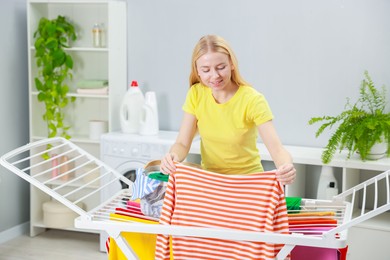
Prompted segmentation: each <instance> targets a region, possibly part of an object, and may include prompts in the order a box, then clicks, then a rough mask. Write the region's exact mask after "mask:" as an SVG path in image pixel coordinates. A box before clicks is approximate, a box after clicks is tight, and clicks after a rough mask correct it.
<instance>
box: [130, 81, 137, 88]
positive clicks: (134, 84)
mask: <svg viewBox="0 0 390 260" xmlns="http://www.w3.org/2000/svg"><path fill="white" fill-rule="evenodd" d="M130 86H132V87H138V82H137V81H136V80H133V81H132V82H131V85H130Z"/></svg>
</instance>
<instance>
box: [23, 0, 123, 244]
mask: <svg viewBox="0 0 390 260" xmlns="http://www.w3.org/2000/svg"><path fill="white" fill-rule="evenodd" d="M58 15H62V16H65V17H67V18H68V19H69V20H70V21H71V22H72V23H73V24H74V26H75V30H76V33H77V37H78V39H77V40H76V41H75V42H72V43H71V45H70V48H68V53H69V54H70V55H71V56H72V58H73V60H74V69H73V79H72V81H71V82H69V87H70V93H69V96H74V97H76V101H75V102H74V103H71V104H69V105H68V106H67V107H66V110H65V113H66V116H67V118H66V120H65V122H66V123H67V124H68V125H70V126H71V129H70V130H69V134H70V135H71V136H72V139H71V140H72V141H73V142H74V143H76V144H77V145H79V146H80V147H82V148H83V149H85V150H86V151H88V152H89V153H91V154H92V155H94V156H96V157H99V155H100V147H99V140H91V139H89V121H92V120H101V121H106V122H107V130H108V131H115V130H119V128H120V122H119V106H120V103H121V100H122V97H123V95H124V94H125V92H126V89H127V88H126V86H127V40H126V39H127V26H126V25H127V18H126V17H127V7H126V1H119V0H118V1H115V0H95V1H94V0H84V1H83V0H80V1H78V0H29V1H27V31H28V32H27V33H28V39H27V41H28V63H29V64H28V65H29V66H28V71H29V103H30V106H29V111H30V114H29V119H30V124H29V127H30V140H31V141H35V140H39V139H42V138H46V137H47V128H46V125H45V122H44V121H43V119H42V115H43V112H44V104H43V103H40V102H38V99H37V95H38V92H37V90H36V87H35V83H34V78H35V77H36V76H37V75H38V72H37V71H38V70H37V66H36V60H35V57H34V56H35V49H34V32H35V31H36V29H37V26H38V23H39V20H40V19H41V17H46V18H48V19H54V18H56V17H57V16H58ZM96 23H98V24H101V25H103V42H104V45H103V47H94V45H93V35H92V28H93V26H94V24H96ZM84 80H93V81H95V80H107V81H108V88H109V91H108V94H103V95H101V94H78V93H77V83H78V82H80V81H84ZM30 198H31V236H35V235H37V234H39V233H41V232H43V231H44V230H45V226H44V225H43V222H42V218H43V211H42V204H43V203H44V202H45V201H48V200H50V198H49V197H48V196H47V195H46V194H44V193H42V192H40V191H39V190H38V189H36V188H35V187H31V197H30ZM99 199H100V198H98V196H97V197H96V200H97V201H99ZM86 207H87V210H88V205H86Z"/></svg>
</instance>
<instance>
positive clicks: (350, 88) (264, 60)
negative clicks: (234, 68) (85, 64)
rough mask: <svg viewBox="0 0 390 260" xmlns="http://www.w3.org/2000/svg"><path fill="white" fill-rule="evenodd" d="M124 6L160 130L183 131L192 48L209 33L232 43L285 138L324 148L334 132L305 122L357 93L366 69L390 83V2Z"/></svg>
mask: <svg viewBox="0 0 390 260" xmlns="http://www.w3.org/2000/svg"><path fill="white" fill-rule="evenodd" d="M128 10H129V18H128V19H129V21H128V24H129V38H128V39H129V72H128V78H129V80H132V79H137V80H139V81H140V83H141V86H143V87H144V91H146V90H154V91H156V92H157V97H158V102H159V109H160V111H159V117H160V128H161V129H163V130H178V129H179V125H180V122H181V117H182V111H181V106H182V104H183V102H184V98H185V95H186V92H187V89H188V75H189V69H190V60H191V54H192V49H193V46H194V45H195V43H196V42H197V41H198V39H199V38H200V37H201V36H203V35H205V34H219V35H221V36H223V37H224V38H225V39H227V40H228V41H229V42H230V44H231V46H232V47H233V49H234V50H235V52H236V56H237V57H238V60H239V64H240V71H241V73H242V75H243V76H244V78H246V80H247V81H249V82H250V83H252V84H253V86H254V87H255V88H256V89H258V90H259V91H261V92H262V93H263V94H264V95H265V96H266V98H267V99H268V101H269V103H270V105H271V108H272V110H273V112H274V114H275V120H274V122H275V125H276V127H277V129H278V132H279V135H280V137H281V139H282V141H283V142H284V143H285V144H290V145H303V146H314V147H321V146H323V145H325V144H326V142H327V140H328V137H329V133H325V135H323V136H321V137H320V138H318V139H316V138H315V135H314V133H315V131H316V130H317V127H318V126H319V125H317V126H316V125H314V126H309V125H308V124H307V122H308V120H309V119H310V118H311V117H313V116H322V115H336V114H338V113H339V112H340V111H341V110H342V109H343V108H344V104H345V102H346V98H347V97H350V98H351V99H352V100H355V99H356V97H357V96H358V93H359V92H358V91H359V86H360V82H361V80H362V79H363V77H364V76H363V73H364V70H368V71H369V73H370V75H371V77H372V78H373V80H374V82H375V83H376V84H377V85H378V86H381V85H383V84H385V85H386V86H388V88H389V89H390V73H388V68H389V65H390V48H388V46H390V45H389V44H390V33H389V32H390V16H389V15H388V11H389V10H390V1H387V0H329V1H318V0H317V1H313V0H295V1H290V0H277V1H266V0H244V1H235V0H214V1H209V0H197V1H188V0H187V1H183V0H164V1H161V0H144V1H140V0H129V1H128ZM387 97H388V99H389V100H390V91H388V93H387Z"/></svg>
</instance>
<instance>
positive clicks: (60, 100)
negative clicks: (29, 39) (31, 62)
mask: <svg viewBox="0 0 390 260" xmlns="http://www.w3.org/2000/svg"><path fill="white" fill-rule="evenodd" d="M34 38H36V40H35V44H34V45H35V50H36V54H35V57H36V64H37V67H38V76H37V77H35V86H36V88H37V90H38V101H39V102H44V104H45V113H44V114H43V119H44V120H45V122H46V124H47V128H48V137H55V136H57V135H60V136H62V137H65V138H67V139H70V136H69V135H68V134H67V130H69V128H70V126H66V125H64V118H65V113H64V108H65V107H66V106H67V105H68V103H69V101H71V102H74V101H75V97H68V96H67V93H68V92H69V86H68V85H67V84H66V80H67V79H72V76H73V75H72V72H71V71H72V69H73V59H72V57H71V56H70V55H69V54H67V53H66V51H65V48H67V47H69V42H70V41H75V40H76V39H77V37H76V33H75V29H74V26H73V25H72V24H71V23H70V22H69V21H67V19H66V18H65V17H64V16H58V17H57V18H56V19H52V20H48V19H47V18H44V17H43V18H41V19H40V21H39V25H38V29H37V30H36V31H35V32H34Z"/></svg>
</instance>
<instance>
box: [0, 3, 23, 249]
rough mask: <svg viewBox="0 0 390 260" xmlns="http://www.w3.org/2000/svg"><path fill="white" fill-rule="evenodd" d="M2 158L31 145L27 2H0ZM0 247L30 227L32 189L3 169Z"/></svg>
mask: <svg viewBox="0 0 390 260" xmlns="http://www.w3.org/2000/svg"><path fill="white" fill-rule="evenodd" d="M0 24H2V25H3V26H2V37H1V41H0V51H1V59H0V75H1V76H0V78H1V84H0V90H1V95H0V122H1V127H0V155H3V154H4V153H6V152H7V151H10V150H12V149H14V148H16V147H19V146H21V145H23V144H26V143H27V142H28V87H27V84H28V81H27V31H26V30H27V29H26V28H27V26H26V1H25V0H13V1H10V0H9V1H0ZM0 212H1V214H0V243H1V242H3V241H5V240H6V239H10V238H12V237H13V236H16V235H19V233H18V232H21V230H23V227H25V226H27V227H28V225H26V224H25V223H26V222H28V220H29V186H28V184H27V182H25V181H23V180H22V179H21V178H19V177H17V176H16V175H14V174H12V173H10V172H9V171H7V170H6V169H5V168H4V167H0Z"/></svg>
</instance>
